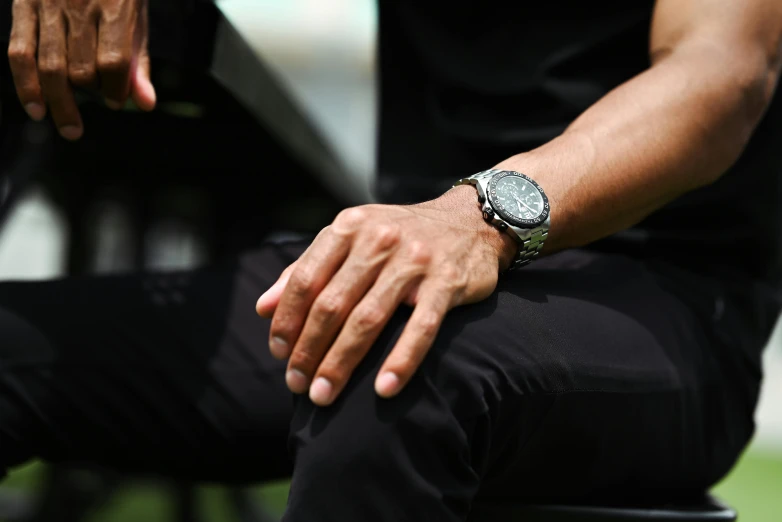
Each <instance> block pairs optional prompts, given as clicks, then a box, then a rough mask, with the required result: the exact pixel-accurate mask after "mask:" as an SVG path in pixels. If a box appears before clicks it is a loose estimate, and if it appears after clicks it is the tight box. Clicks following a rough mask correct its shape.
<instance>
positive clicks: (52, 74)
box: [38, 57, 66, 78]
mask: <svg viewBox="0 0 782 522" xmlns="http://www.w3.org/2000/svg"><path fill="white" fill-rule="evenodd" d="M65 69H66V67H65V60H63V59H62V58H60V57H57V58H47V59H44V60H41V63H39V64H38V70H39V71H40V72H41V77H42V78H61V77H65Z"/></svg>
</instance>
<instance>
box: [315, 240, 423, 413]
mask: <svg viewBox="0 0 782 522" xmlns="http://www.w3.org/2000/svg"><path fill="white" fill-rule="evenodd" d="M429 263H430V257H429V252H428V248H427V247H426V246H425V245H422V244H413V245H410V246H409V247H407V248H406V249H405V251H403V252H400V254H399V255H398V256H396V259H394V260H393V261H391V262H389V263H388V264H387V265H386V266H385V267H384V268H383V270H382V272H381V273H380V275H379V276H378V278H377V280H376V282H375V284H374V285H373V286H372V288H371V289H370V290H369V292H367V294H366V295H365V296H364V298H363V299H361V301H360V302H359V303H358V305H356V307H355V308H354V309H353V310H352V311H351V313H350V314H349V316H348V319H347V321H346V322H345V325H344V326H343V327H342V330H341V331H340V333H339V335H338V336H337V339H336V341H334V344H333V345H332V346H331V348H330V349H329V350H328V353H327V354H326V356H325V357H324V359H323V361H322V362H321V364H320V366H319V367H318V370H317V372H316V374H315V377H314V379H313V381H312V386H311V387H310V399H311V400H312V401H313V402H314V403H315V404H317V405H320V406H326V405H328V404H331V403H332V402H334V400H335V399H336V398H337V397H338V396H339V394H340V393H341V392H342V390H343V389H344V388H345V385H346V384H347V382H348V380H349V379H350V377H351V375H352V374H353V371H354V370H355V369H356V367H358V365H359V363H360V362H361V361H362V360H363V359H364V357H365V356H366V354H367V353H368V352H369V350H370V349H371V348H372V345H373V344H374V343H375V341H376V340H377V338H378V336H379V335H380V333H381V332H382V331H383V328H385V327H386V325H387V324H388V321H389V320H390V319H391V317H392V316H393V314H394V312H395V311H396V310H397V308H399V305H400V304H401V303H402V301H403V300H404V299H405V296H406V295H408V294H409V293H410V292H411V290H412V289H413V288H415V287H417V286H418V285H419V284H420V282H421V279H422V278H423V277H424V275H425V274H426V271H427V269H428V266H429Z"/></svg>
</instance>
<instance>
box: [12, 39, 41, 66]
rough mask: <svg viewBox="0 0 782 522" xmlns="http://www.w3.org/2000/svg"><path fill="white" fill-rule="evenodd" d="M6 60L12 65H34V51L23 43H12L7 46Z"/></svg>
mask: <svg viewBox="0 0 782 522" xmlns="http://www.w3.org/2000/svg"><path fill="white" fill-rule="evenodd" d="M8 60H9V61H10V62H11V64H12V65H29V66H34V65H35V52H34V51H33V49H32V47H30V46H29V45H26V44H23V43H12V44H11V45H9V46H8Z"/></svg>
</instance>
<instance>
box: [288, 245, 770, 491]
mask: <svg viewBox="0 0 782 522" xmlns="http://www.w3.org/2000/svg"><path fill="white" fill-rule="evenodd" d="M692 277H693V278H696V276H692ZM674 286H675V285H672V284H671V280H670V279H669V278H668V277H667V276H665V275H662V274H661V273H660V272H657V271H655V270H651V269H650V268H649V267H648V266H647V265H646V264H644V263H642V262H640V261H638V260H632V259H629V258H625V257H622V256H614V255H605V254H597V253H589V252H585V251H571V252H565V253H562V254H558V255H555V256H552V257H549V258H546V259H544V260H541V261H539V262H537V263H536V264H535V265H533V266H531V267H529V268H525V269H524V270H523V271H520V272H518V273H516V274H513V275H511V276H509V277H506V278H504V279H503V280H502V281H501V282H500V285H499V287H498V290H497V291H496V292H495V293H494V294H493V295H492V296H491V297H490V298H489V299H487V300H485V301H483V302H481V303H477V304H475V305H470V306H465V307H461V308H458V309H455V310H453V311H452V312H450V313H449V315H448V316H447V317H446V319H445V322H444V324H443V326H442V329H441V331H440V334H439V335H438V338H437V340H436V341H435V344H434V346H433V347H432V349H431V351H430V353H429V354H428V356H427V358H426V359H425V361H424V363H423V365H422V366H421V368H420V370H419V371H418V372H417V374H416V375H415V377H414V378H413V380H412V381H411V382H410V384H409V386H408V387H407V388H406V389H405V390H404V391H403V392H402V393H401V394H400V395H399V396H398V397H397V398H395V399H392V400H390V401H385V402H383V401H380V402H378V401H372V400H370V396H371V394H372V393H373V392H372V383H373V381H374V376H375V375H376V373H377V371H378V369H379V367H380V365H381V364H382V361H383V359H384V357H385V356H386V355H387V354H388V353H389V352H390V350H391V349H392V347H393V345H394V342H395V340H396V339H397V338H398V336H399V334H400V333H401V330H402V328H403V327H404V325H405V322H406V320H407V319H408V318H409V314H410V311H409V310H407V309H401V310H400V311H399V312H398V313H397V314H396V315H395V316H394V318H393V319H392V321H391V323H390V324H389V326H388V328H387V329H386V330H385V331H384V332H383V333H382V335H381V336H380V338H379V339H378V342H377V344H376V346H375V348H374V349H373V350H372V351H371V352H370V354H369V355H368V357H367V358H366V359H365V361H363V362H362V364H361V365H360V367H359V368H357V370H356V372H355V373H354V375H353V377H352V378H351V381H350V383H349V384H348V386H347V388H346V389H345V391H344V393H343V396H341V397H340V399H339V400H338V402H337V403H336V404H335V405H334V407H332V408H331V409H326V410H320V411H319V410H318V409H317V408H313V406H312V405H311V403H309V402H308V401H307V400H306V398H304V399H302V401H301V404H300V405H299V407H298V409H297V411H296V415H295V417H294V439H295V440H297V441H298V447H300V448H303V447H307V446H308V445H309V446H315V445H317V443H318V439H319V438H324V437H331V438H330V439H329V440H330V441H331V442H330V444H339V441H340V440H350V441H351V442H350V445H351V447H349V448H343V451H351V452H360V451H361V449H360V448H359V446H360V445H361V444H360V440H361V437H362V436H365V435H362V434H364V433H365V432H366V434H368V435H369V436H371V437H373V438H375V439H378V440H383V437H384V436H386V437H387V438H389V439H393V438H394V437H396V435H391V434H388V433H386V430H405V431H404V433H405V437H403V438H404V440H406V441H408V443H409V444H419V445H420V444H422V443H421V442H417V441H420V440H421V439H420V437H422V436H423V437H426V438H427V439H432V440H434V439H435V438H437V437H440V438H441V440H442V441H443V442H442V444H440V445H439V446H440V447H445V446H446V445H448V444H450V445H451V446H453V447H454V448H458V447H459V444H460V442H459V441H460V440H462V439H464V440H466V441H468V444H467V448H466V449H465V453H459V452H458V451H457V452H455V453H454V454H453V455H451V456H449V457H447V458H450V459H453V458H456V457H455V455H457V454H458V455H460V457H459V459H462V458H464V461H465V462H469V466H470V468H471V469H472V470H473V471H474V473H475V474H476V475H478V476H480V478H481V488H480V491H479V493H478V494H479V495H483V496H501V497H509V496H510V497H525V498H528V499H531V500H533V499H534V500H538V501H543V500H556V501H563V500H579V499H581V500H583V499H596V498H599V497H601V496H607V497H610V498H611V499H612V500H614V501H615V500H616V499H617V496H618V495H621V496H623V497H627V496H631V495H637V496H644V495H647V494H651V495H655V496H659V495H664V494H665V492H666V491H668V492H679V493H680V492H682V491H683V490H689V489H698V490H702V489H703V488H706V487H708V486H709V485H710V484H712V483H713V482H714V481H716V480H717V479H719V478H720V477H721V476H722V475H723V474H724V473H725V472H726V471H727V470H728V469H729V467H730V466H731V465H732V463H733V462H734V461H735V459H736V457H737V456H738V454H739V453H740V451H741V449H742V448H743V446H744V445H745V443H746V442H747V440H748V439H749V437H750V436H751V432H752V405H751V404H749V403H747V402H745V401H744V397H743V396H741V394H739V393H734V392H735V390H738V389H740V388H741V386H754V385H755V384H756V383H754V382H752V383H739V386H738V387H736V386H733V385H731V384H730V383H729V382H728V381H727V379H726V378H725V375H726V370H725V365H726V359H725V358H724V357H723V355H724V354H725V353H726V350H728V349H729V348H730V349H737V348H738V347H727V348H726V347H725V346H722V345H721V343H720V341H719V336H718V335H716V334H715V333H714V332H713V331H712V329H713V328H714V327H715V324H714V323H713V322H711V321H710V320H709V318H710V317H711V316H712V315H713V313H714V310H715V302H714V299H713V297H712V296H710V295H707V294H702V295H695V296H691V297H693V298H692V299H690V298H687V299H685V298H683V297H682V294H681V293H679V292H677V291H674V290H675V289H674V288H673V287H674ZM706 286H708V285H706ZM693 288H694V287H693ZM682 291H683V292H686V291H688V290H682ZM693 292H694V290H693ZM728 313H729V312H728V311H723V314H728ZM745 377H747V376H746V375H745ZM364 396H366V398H362V397H364ZM421 404H426V408H424V407H423V406H420V405H421ZM443 408H447V410H448V413H447V414H445V415H441V414H440V413H444V410H443ZM438 412H440V413H438ZM370 416H374V417H378V418H379V419H380V420H381V421H382V422H380V421H378V422H374V421H373V423H374V424H377V426H375V428H374V431H369V428H367V429H364V428H363V427H362V426H363V424H364V423H366V422H368V421H366V420H365V419H368V418H369V417H370ZM451 418H453V419H455V421H454V422H453V423H450V421H448V420H447V419H451ZM358 419H362V420H361V421H360V422H361V425H359V420H358ZM438 419H441V420H443V422H442V423H441V425H435V424H434V423H435V421H437V420H438ZM326 426H331V428H328V429H327V428H326ZM362 430H363V431H362ZM448 430H456V431H458V433H459V435H458V436H446V435H445V431H448ZM408 431H409V432H408ZM330 433H331V435H330ZM384 433H385V434H386V435H383V434H384ZM416 434H417V435H416ZM428 443H429V442H427V444H428ZM367 444H368V447H376V446H377V444H370V443H367ZM435 446H438V445H437V444H435ZM422 447H424V446H422ZM324 451H326V450H325V449H324ZM419 453H420V451H419ZM428 458H430V459H431V458H434V457H433V456H432V457H428ZM443 458H446V457H443ZM362 459H363V460H362ZM354 460H356V461H357V462H370V461H371V459H370V458H368V457H361V459H359V458H358V457H356V459H354ZM384 466H389V467H390V466H392V464H391V463H386V464H384ZM453 466H456V461H453ZM380 467H381V466H379V465H378V469H380ZM295 481H296V478H295V476H294V484H295V483H296V482H295Z"/></svg>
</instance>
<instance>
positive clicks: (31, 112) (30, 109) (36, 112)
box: [24, 103, 46, 121]
mask: <svg viewBox="0 0 782 522" xmlns="http://www.w3.org/2000/svg"><path fill="white" fill-rule="evenodd" d="M24 110H25V111H26V112H27V115H28V116H29V117H30V118H32V119H34V120H35V121H41V120H42V119H44V118H45V117H46V107H44V106H43V105H41V104H40V103H28V104H27V105H25V106H24Z"/></svg>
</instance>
